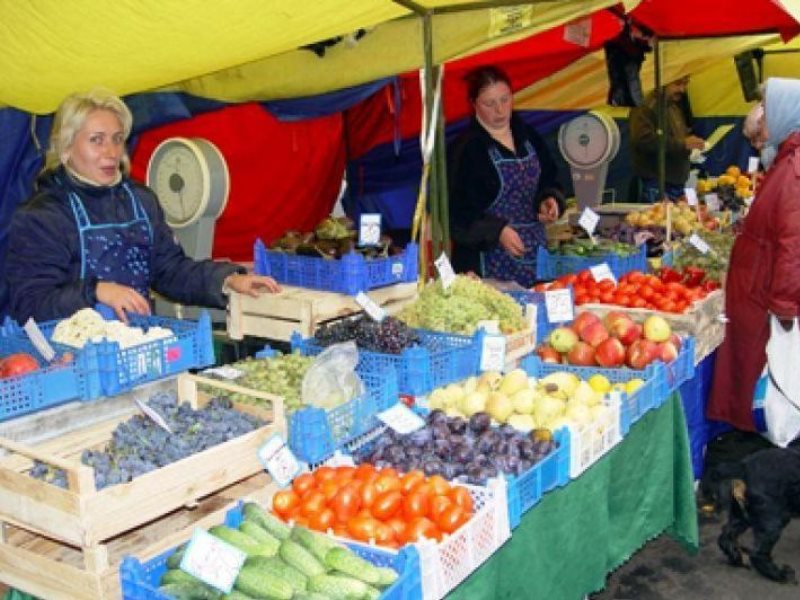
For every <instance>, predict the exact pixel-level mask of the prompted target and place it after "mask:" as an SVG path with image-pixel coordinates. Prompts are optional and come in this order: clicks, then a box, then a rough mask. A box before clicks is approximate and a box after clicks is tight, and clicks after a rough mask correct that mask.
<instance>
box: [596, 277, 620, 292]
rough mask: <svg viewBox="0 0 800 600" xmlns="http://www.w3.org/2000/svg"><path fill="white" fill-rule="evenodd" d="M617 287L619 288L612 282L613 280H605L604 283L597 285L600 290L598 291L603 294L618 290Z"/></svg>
mask: <svg viewBox="0 0 800 600" xmlns="http://www.w3.org/2000/svg"><path fill="white" fill-rule="evenodd" d="M616 287H617V286H616V285H614V282H613V281H611V280H609V279H603V281H600V282H598V284H597V288H598V289H599V290H600V291H601V292H610V291H611V290H613V289H614V288H616Z"/></svg>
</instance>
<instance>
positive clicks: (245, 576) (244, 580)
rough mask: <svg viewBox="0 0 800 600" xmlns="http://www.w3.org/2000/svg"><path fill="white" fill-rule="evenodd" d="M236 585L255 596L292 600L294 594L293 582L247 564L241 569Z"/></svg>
mask: <svg viewBox="0 0 800 600" xmlns="http://www.w3.org/2000/svg"><path fill="white" fill-rule="evenodd" d="M235 587H236V589H237V590H238V591H240V592H243V593H245V594H247V595H248V596H252V597H253V598H270V599H274V600H291V598H292V595H294V590H293V589H292V586H291V584H290V583H289V582H288V581H286V580H285V579H282V578H280V577H278V576H276V575H271V574H269V573H262V572H261V571H259V570H258V569H254V568H253V567H247V566H246V567H243V568H242V570H241V571H239V576H238V577H237V578H236V584H235Z"/></svg>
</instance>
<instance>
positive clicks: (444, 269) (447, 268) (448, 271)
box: [433, 252, 456, 290]
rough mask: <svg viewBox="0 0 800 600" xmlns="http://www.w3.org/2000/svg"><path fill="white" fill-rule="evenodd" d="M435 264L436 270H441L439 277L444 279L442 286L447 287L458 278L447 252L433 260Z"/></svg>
mask: <svg viewBox="0 0 800 600" xmlns="http://www.w3.org/2000/svg"><path fill="white" fill-rule="evenodd" d="M433 264H434V265H436V270H437V271H439V278H440V279H441V280H442V288H443V289H445V290H446V289H447V288H449V287H450V286H451V285H453V282H454V281H455V280H456V274H455V271H453V265H451V264H450V259H449V258H447V254H445V253H444V252H442V255H441V256H440V257H439V258H437V259H436V260H435V261H433Z"/></svg>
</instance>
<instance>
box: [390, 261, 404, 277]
mask: <svg viewBox="0 0 800 600" xmlns="http://www.w3.org/2000/svg"><path fill="white" fill-rule="evenodd" d="M402 274H403V263H402V262H396V263H392V277H400V276H401V275H402Z"/></svg>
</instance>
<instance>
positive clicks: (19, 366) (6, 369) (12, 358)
mask: <svg viewBox="0 0 800 600" xmlns="http://www.w3.org/2000/svg"><path fill="white" fill-rule="evenodd" d="M38 369H39V363H38V362H37V361H36V359H35V358H33V357H32V356H31V355H30V354H28V353H27V352H18V353H16V354H9V355H8V356H6V357H5V358H3V359H2V360H0V379H5V378H6V377H17V376H19V375H24V374H25V373H30V372H31V371H36V370H38Z"/></svg>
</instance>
